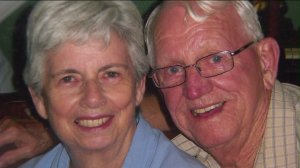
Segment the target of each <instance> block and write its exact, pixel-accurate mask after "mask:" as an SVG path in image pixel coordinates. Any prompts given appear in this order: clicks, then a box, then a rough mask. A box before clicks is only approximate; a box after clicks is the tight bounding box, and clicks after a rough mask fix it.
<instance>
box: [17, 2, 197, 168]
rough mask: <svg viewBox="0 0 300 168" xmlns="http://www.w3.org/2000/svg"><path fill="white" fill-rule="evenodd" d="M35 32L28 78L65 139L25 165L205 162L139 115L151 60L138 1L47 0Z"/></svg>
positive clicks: (44, 113)
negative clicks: (174, 143)
mask: <svg viewBox="0 0 300 168" xmlns="http://www.w3.org/2000/svg"><path fill="white" fill-rule="evenodd" d="M27 35H28V60H27V65H26V68H25V73H24V75H25V76H24V78H25V81H26V83H27V85H28V88H29V91H30V93H31V96H32V99H33V102H34V104H35V107H36V109H37V111H38V113H39V114H40V116H41V117H43V118H45V119H47V120H49V122H50V125H51V127H52V129H53V131H54V132H55V133H56V135H57V137H58V138H59V139H60V140H61V143H60V144H58V145H57V146H56V147H54V148H53V149H52V150H50V151H49V152H47V153H46V154H44V155H42V156H39V157H36V158H34V159H32V160H30V161H29V162H27V163H25V164H24V165H22V167H30V168H32V167H41V168H47V167H55V168H69V167H72V168H76V167H78V168H87V167H88V168H93V167H109V168H118V167H128V168H134V167H136V168H144V167H180V168H182V167H202V166H201V164H200V163H199V162H197V161H196V160H194V159H193V158H191V157H189V156H187V155H186V154H184V153H183V152H181V151H180V150H178V149H177V148H176V147H175V146H173V145H172V144H171V143H170V142H169V141H168V140H167V138H166V137H165V136H163V134H162V133H161V132H160V131H158V130H155V129H153V128H151V127H150V126H149V125H148V124H147V122H146V121H145V120H144V119H143V118H142V116H141V115H140V114H138V113H137V112H136V109H137V106H138V105H139V104H140V102H141V100H142V99H143V94H144V89H145V74H146V73H147V71H148V62H147V61H146V60H147V59H146V57H145V55H144V48H143V47H144V45H143V37H142V24H141V17H140V14H139V12H138V10H137V9H136V7H135V6H134V4H133V3H132V2H128V1H40V3H38V4H37V6H36V7H35V8H34V10H33V12H32V13H31V15H30V18H29V24H28V33H27ZM145 151H146V153H145ZM141 152H143V153H144V154H143V155H141V154H140V153H141Z"/></svg>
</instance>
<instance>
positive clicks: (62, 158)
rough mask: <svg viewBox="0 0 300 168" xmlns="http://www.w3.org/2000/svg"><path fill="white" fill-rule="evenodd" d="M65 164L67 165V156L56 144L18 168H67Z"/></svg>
mask: <svg viewBox="0 0 300 168" xmlns="http://www.w3.org/2000/svg"><path fill="white" fill-rule="evenodd" d="M66 164H69V156H68V155H67V153H66V151H65V149H64V147H63V146H62V144H58V145H56V146H55V147H53V148H52V149H51V150H49V151H48V152H46V153H44V154H42V155H39V156H37V157H34V158H32V159H30V160H29V161H27V162H26V163H24V164H23V165H21V166H20V167H19V168H50V167H53V165H56V166H55V167H57V168H65V167H68V166H67V165H66ZM63 165H65V166H63Z"/></svg>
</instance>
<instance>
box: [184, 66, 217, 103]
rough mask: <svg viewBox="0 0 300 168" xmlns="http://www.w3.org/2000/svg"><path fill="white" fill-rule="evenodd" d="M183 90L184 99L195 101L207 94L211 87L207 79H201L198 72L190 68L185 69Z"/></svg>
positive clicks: (194, 68)
mask: <svg viewBox="0 0 300 168" xmlns="http://www.w3.org/2000/svg"><path fill="white" fill-rule="evenodd" d="M183 88H184V96H185V97H187V98H188V99H197V98H199V97H201V96H202V95H205V94H207V93H209V92H210V91H211V90H212V88H213V85H212V83H211V82H210V79H209V78H205V77H202V76H201V75H200V72H199V70H197V69H196V67H194V66H192V67H191V68H187V69H186V79H185V83H184V84H183Z"/></svg>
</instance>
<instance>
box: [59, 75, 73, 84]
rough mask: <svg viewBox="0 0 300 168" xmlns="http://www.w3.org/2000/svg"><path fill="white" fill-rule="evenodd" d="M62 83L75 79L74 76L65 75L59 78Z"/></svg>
mask: <svg viewBox="0 0 300 168" xmlns="http://www.w3.org/2000/svg"><path fill="white" fill-rule="evenodd" d="M61 81H62V82H63V83H71V82H74V81H75V78H74V77H73V76H65V77H63V78H62V79H61Z"/></svg>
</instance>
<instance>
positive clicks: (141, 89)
mask: <svg viewBox="0 0 300 168" xmlns="http://www.w3.org/2000/svg"><path fill="white" fill-rule="evenodd" d="M145 85H146V76H144V77H143V78H142V79H141V80H140V81H139V82H137V85H136V106H138V105H140V103H141V102H142V100H143V98H144V93H145Z"/></svg>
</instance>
